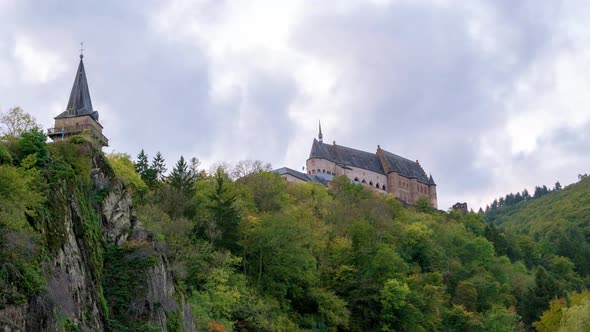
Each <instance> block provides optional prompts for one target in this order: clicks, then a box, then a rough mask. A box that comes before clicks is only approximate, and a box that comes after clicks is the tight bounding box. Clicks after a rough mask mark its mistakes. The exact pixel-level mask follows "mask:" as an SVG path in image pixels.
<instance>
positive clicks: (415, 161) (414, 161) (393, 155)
mask: <svg viewBox="0 0 590 332" xmlns="http://www.w3.org/2000/svg"><path fill="white" fill-rule="evenodd" d="M381 150H383V151H384V152H386V153H389V154H391V155H393V156H395V157H398V158H401V159H404V160H407V161H409V162H413V163H414V164H418V165H420V163H417V162H416V161H415V160H411V159H408V158H406V157H402V156H400V155H397V154H395V153H393V152H389V151H387V150H385V149H381ZM420 168H422V166H420Z"/></svg>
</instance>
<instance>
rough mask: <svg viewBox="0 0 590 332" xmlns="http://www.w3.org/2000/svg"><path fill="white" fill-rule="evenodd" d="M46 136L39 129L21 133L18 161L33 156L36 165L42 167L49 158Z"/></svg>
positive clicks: (35, 128)
mask: <svg viewBox="0 0 590 332" xmlns="http://www.w3.org/2000/svg"><path fill="white" fill-rule="evenodd" d="M46 140H47V136H46V135H45V133H43V131H42V130H41V129H39V128H38V127H34V128H32V129H30V130H27V131H23V132H22V133H21V134H20V137H19V152H20V153H19V155H18V159H19V160H23V159H25V158H26V157H27V156H29V155H32V154H34V155H35V157H36V159H37V165H43V164H45V163H46V162H47V159H48V158H49V149H48V148H47V144H45V141H46Z"/></svg>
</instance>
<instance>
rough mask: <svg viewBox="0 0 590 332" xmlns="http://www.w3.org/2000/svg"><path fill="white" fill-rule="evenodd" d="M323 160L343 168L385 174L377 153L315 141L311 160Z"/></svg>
mask: <svg viewBox="0 0 590 332" xmlns="http://www.w3.org/2000/svg"><path fill="white" fill-rule="evenodd" d="M312 158H321V159H326V160H330V161H332V162H334V163H336V164H339V165H343V166H353V167H358V168H363V169H366V170H369V171H372V172H375V173H381V174H385V172H384V171H383V165H382V164H381V159H379V156H378V155H376V154H375V153H370V152H366V151H361V150H356V149H351V148H348V147H345V146H341V145H336V144H324V143H322V142H319V141H318V140H317V139H315V138H314V139H313V144H312V146H311V152H310V154H309V159H312Z"/></svg>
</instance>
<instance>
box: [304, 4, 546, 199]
mask: <svg viewBox="0 0 590 332" xmlns="http://www.w3.org/2000/svg"><path fill="white" fill-rule="evenodd" d="M532 4H533V2H528V3H527V5H517V8H514V5H513V2H507V1H506V2H500V3H496V4H495V8H494V9H495V10H497V11H498V12H499V13H500V14H498V15H499V17H501V23H502V24H503V25H504V26H502V27H499V28H500V29H504V30H506V29H507V30H509V31H510V32H512V33H511V34H510V35H508V36H504V35H503V34H499V35H497V36H495V35H494V34H495V33H496V31H494V30H490V31H485V32H484V33H486V34H489V35H488V36H487V37H490V38H508V37H509V38H514V40H513V41H511V42H509V43H507V45H508V46H510V47H511V48H510V49H506V50H500V52H497V53H496V54H493V55H494V56H490V54H489V53H488V52H486V51H485V50H483V49H482V48H481V46H480V45H479V44H478V43H477V42H476V41H475V40H474V39H473V38H472V37H471V36H470V35H469V34H468V27H467V24H466V21H467V19H473V18H472V17H469V15H470V13H469V12H466V11H465V10H463V9H462V8H440V7H436V6H432V5H422V6H421V5H416V4H415V3H411V4H408V3H400V4H395V3H394V4H393V5H391V6H390V7H388V8H386V9H383V8H382V7H379V8H371V7H370V6H363V8H359V10H358V11H354V12H352V13H350V15H348V16H345V17H343V16H332V15H331V14H326V15H317V16H314V17H313V18H312V19H310V20H309V21H308V22H306V24H302V28H301V31H300V32H299V34H298V35H297V36H296V37H295V42H296V43H297V44H298V45H300V46H301V47H303V48H305V49H306V50H308V51H309V52H311V53H314V54H318V55H320V56H325V57H329V58H331V59H336V60H335V61H338V59H343V60H342V61H344V62H345V63H346V66H348V73H349V77H350V78H351V79H350V80H349V82H347V84H348V85H349V87H348V88H349V89H355V90H356V89H362V90H365V93H366V100H367V108H366V109H363V110H358V111H357V112H356V113H355V114H353V116H354V117H355V118H356V119H355V121H357V122H360V123H362V125H359V126H358V128H357V129H358V130H356V131H355V132H354V133H351V136H352V137H349V141H351V142H355V143H356V144H359V145H364V146H372V145H376V144H377V143H380V144H381V146H385V147H388V148H389V149H390V150H392V151H394V152H397V153H400V154H402V155H405V156H407V157H409V158H417V159H420V160H421V162H422V164H423V165H424V167H425V168H426V169H427V170H432V172H433V174H434V176H435V178H436V179H437V181H438V183H439V187H440V190H441V191H443V193H444V192H446V193H449V194H451V195H454V196H456V195H458V194H459V193H461V192H472V191H475V190H477V189H478V188H479V189H480V190H485V188H486V186H489V185H490V184H491V183H492V182H493V181H494V180H495V179H494V178H493V177H492V173H491V170H489V169H485V168H479V167H476V166H475V161H476V160H477V157H478V156H479V151H478V149H479V137H480V136H481V135H482V134H486V133H493V132H494V131H498V133H500V131H499V130H498V129H499V128H501V127H502V126H504V124H505V121H506V119H507V117H508V116H509V114H506V113H505V111H506V110H505V109H503V108H502V107H503V106H502V104H501V102H502V100H498V99H497V96H503V95H505V94H506V93H507V92H509V90H510V89H512V88H513V83H514V82H515V80H516V79H518V78H519V77H520V76H521V75H522V73H523V72H524V71H526V69H527V67H528V66H529V65H530V64H531V63H532V62H533V61H534V60H535V58H536V57H538V56H539V55H540V52H542V50H543V49H544V48H545V47H546V46H547V43H548V42H549V41H550V39H551V38H550V35H551V32H550V31H549V28H550V27H551V21H546V20H543V19H539V17H533V16H532V15H531V14H530V12H529V11H528V10H529V9H530V6H531V5H532ZM534 4H535V6H536V7H537V8H536V9H537V10H539V11H541V12H543V13H545V12H550V10H551V8H542V7H544V6H543V5H541V4H538V3H537V2H534ZM545 7H547V6H545ZM548 7H551V6H548ZM535 12H537V11H535ZM545 16H550V14H547V15H545ZM500 41H503V40H500ZM504 52H505V53H506V54H512V55H515V57H514V61H512V62H509V63H508V64H507V65H505V66H499V64H502V63H506V61H505V59H502V58H501V57H502V54H503V53H504ZM355 80H356V81H355ZM441 196H443V197H444V195H441Z"/></svg>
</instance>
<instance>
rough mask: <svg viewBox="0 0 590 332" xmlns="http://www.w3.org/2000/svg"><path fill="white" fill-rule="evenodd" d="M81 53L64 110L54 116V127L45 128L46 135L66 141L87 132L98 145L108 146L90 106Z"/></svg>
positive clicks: (95, 114) (54, 139) (96, 115)
mask: <svg viewBox="0 0 590 332" xmlns="http://www.w3.org/2000/svg"><path fill="white" fill-rule="evenodd" d="M83 58H84V55H83V54H80V64H79V65H78V71H77V72H76V77H75V79H74V85H73V86H72V92H71V93H70V99H69V101H68V105H67V107H66V110H65V112H63V113H61V114H60V115H58V116H56V117H55V118H54V119H55V125H54V128H50V129H48V130H47V136H49V137H51V139H52V140H53V141H54V142H56V141H67V140H68V139H69V138H71V137H72V136H74V135H79V134H81V133H83V132H84V133H88V134H89V135H90V137H92V138H93V139H94V140H95V141H96V142H98V144H100V146H108V145H109V140H108V139H107V138H106V137H105V136H104V135H103V134H102V125H101V124H100V123H99V122H98V112H97V111H95V110H94V109H93V108H92V101H91V100H90V91H89V90H88V81H87V80H86V71H85V70H84V61H83V60H82V59H83Z"/></svg>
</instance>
